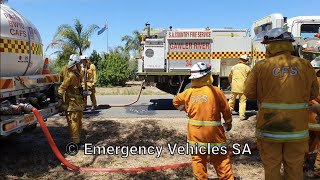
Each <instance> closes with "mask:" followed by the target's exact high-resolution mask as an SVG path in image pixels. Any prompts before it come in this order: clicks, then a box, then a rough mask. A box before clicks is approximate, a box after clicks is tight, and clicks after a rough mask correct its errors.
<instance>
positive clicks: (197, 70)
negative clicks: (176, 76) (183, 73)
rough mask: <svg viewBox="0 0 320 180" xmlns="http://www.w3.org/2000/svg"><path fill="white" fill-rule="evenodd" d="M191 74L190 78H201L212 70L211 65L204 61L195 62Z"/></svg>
mask: <svg viewBox="0 0 320 180" xmlns="http://www.w3.org/2000/svg"><path fill="white" fill-rule="evenodd" d="M190 72H191V76H190V77H189V79H198V78H201V77H203V76H205V75H207V74H209V73H210V72H211V66H208V65H207V64H206V63H204V62H198V63H197V64H194V65H193V66H192V68H191V71H190Z"/></svg>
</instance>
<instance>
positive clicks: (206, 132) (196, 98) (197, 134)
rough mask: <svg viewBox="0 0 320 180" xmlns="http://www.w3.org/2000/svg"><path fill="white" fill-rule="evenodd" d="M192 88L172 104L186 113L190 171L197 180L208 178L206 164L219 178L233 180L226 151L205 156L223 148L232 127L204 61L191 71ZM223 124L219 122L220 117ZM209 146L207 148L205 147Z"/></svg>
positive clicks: (221, 95) (221, 96) (225, 106)
mask: <svg viewBox="0 0 320 180" xmlns="http://www.w3.org/2000/svg"><path fill="white" fill-rule="evenodd" d="M189 79H191V88H189V89H187V90H185V91H184V92H182V93H180V94H178V95H177V96H176V97H175V98H174V99H173V105H174V106H175V107H176V108H177V109H180V110H181V111H182V110H183V111H185V112H186V113H187V114H188V117H189V122H188V145H189V146H192V147H194V151H193V153H192V169H193V174H194V176H195V177H196V179H207V177H208V175H207V162H210V163H212V164H213V166H214V168H215V170H216V172H217V175H218V177H219V179H223V180H227V179H228V180H229V179H232V180H233V179H234V175H233V171H232V167H231V162H230V156H229V153H227V151H226V152H225V153H223V152H221V153H220V154H218V155H212V153H211V155H208V151H210V150H212V149H211V148H210V147H212V148H213V147H214V148H225V149H226V136H225V130H224V126H225V128H226V130H227V131H230V130H231V128H232V115H231V111H230V107H229V105H228V102H227V99H226V97H225V95H224V94H223V92H222V91H221V90H220V89H218V88H217V87H214V86H212V82H213V78H212V74H211V67H210V66H208V65H207V64H205V63H203V62H199V63H197V64H194V65H193V66H192V68H191V76H190V78H189ZM220 113H222V115H223V119H224V121H225V123H224V124H222V123H221V115H220ZM196 147H202V148H205V149H206V150H205V151H204V153H203V152H202V153H203V154H199V153H200V152H199V153H196V152H195V151H196V150H195V148H196ZM208 147H209V148H208Z"/></svg>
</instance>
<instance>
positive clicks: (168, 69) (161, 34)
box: [138, 24, 264, 94]
mask: <svg viewBox="0 0 320 180" xmlns="http://www.w3.org/2000/svg"><path fill="white" fill-rule="evenodd" d="M142 36H143V37H144V38H143V39H144V40H143V42H142V46H143V50H142V52H141V57H142V58H141V59H138V75H139V76H140V77H142V78H144V79H146V82H153V83H155V84H156V87H157V88H159V89H160V90H162V91H165V92H167V93H170V94H177V93H179V92H181V91H183V90H184V89H186V88H188V87H190V80H189V79H188V77H189V75H190V69H191V67H192V65H193V64H195V63H197V62H200V61H202V62H205V63H208V64H210V65H211V67H212V73H213V78H214V85H215V86H219V87H220V88H221V89H222V90H224V91H228V90H229V89H230V84H229V82H228V75H229V72H230V70H231V67H232V66H233V65H235V64H237V63H238V61H239V57H240V56H241V55H243V54H247V55H249V56H252V43H251V41H252V40H251V38H250V36H249V30H248V29H231V28H224V29H212V28H208V27H207V28H190V29H183V28H177V29H173V28H172V27H170V28H169V29H160V30H157V29H151V28H150V25H149V24H147V27H146V30H145V31H144V32H142ZM257 53H258V52H257ZM259 53H260V52H259ZM263 55H264V53H263V52H261V58H262V57H263Z"/></svg>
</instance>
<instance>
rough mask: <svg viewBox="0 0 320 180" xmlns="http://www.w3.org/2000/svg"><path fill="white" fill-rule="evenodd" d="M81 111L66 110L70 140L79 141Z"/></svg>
mask: <svg viewBox="0 0 320 180" xmlns="http://www.w3.org/2000/svg"><path fill="white" fill-rule="evenodd" d="M82 116H83V112H82V111H67V115H66V117H67V121H68V128H69V133H70V137H71V140H72V142H74V143H76V144H78V143H80V135H81V129H82Z"/></svg>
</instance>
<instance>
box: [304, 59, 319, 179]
mask: <svg viewBox="0 0 320 180" xmlns="http://www.w3.org/2000/svg"><path fill="white" fill-rule="evenodd" d="M311 65H312V66H313V68H315V70H316V75H317V77H318V78H317V79H318V83H320V70H319V69H320V59H319V60H317V59H315V60H313V61H311ZM309 104H310V105H317V106H320V95H319V96H318V97H317V98H316V99H314V100H312V101H311V102H310V103H309ZM317 114H320V112H316V113H314V112H312V111H310V112H309V152H308V154H307V156H306V160H307V161H308V160H309V158H310V157H311V155H312V153H313V151H314V150H315V148H316V147H317V158H316V161H315V164H314V177H318V178H319V177H320V144H319V143H320V117H318V115H317Z"/></svg>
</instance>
